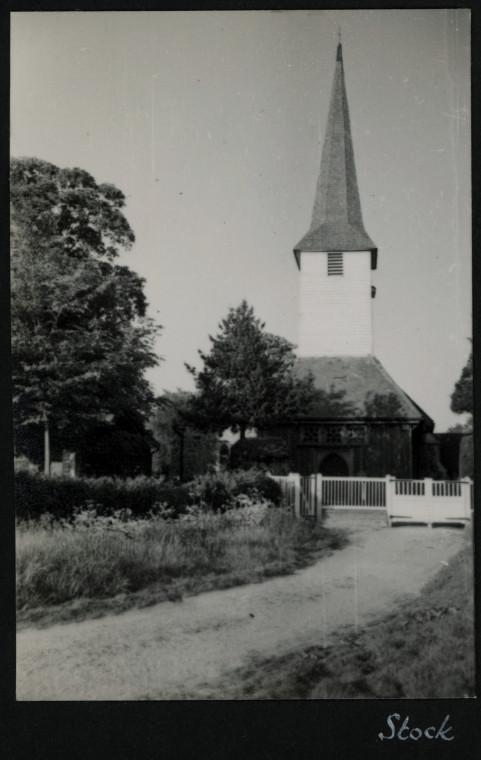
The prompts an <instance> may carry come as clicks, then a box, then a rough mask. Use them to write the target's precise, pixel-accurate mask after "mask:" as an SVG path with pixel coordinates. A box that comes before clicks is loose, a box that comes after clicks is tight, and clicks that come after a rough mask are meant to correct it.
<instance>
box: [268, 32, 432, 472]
mask: <svg viewBox="0 0 481 760" xmlns="http://www.w3.org/2000/svg"><path fill="white" fill-rule="evenodd" d="M294 255H295V257H296V261H297V265H298V267H299V270H300V271H299V279H300V315H299V317H300V320H299V340H298V347H297V355H298V359H297V362H296V366H295V373H296V375H297V376H298V377H306V376H310V377H311V378H312V380H313V386H314V394H313V398H312V399H311V402H310V403H309V404H308V405H307V406H306V408H305V409H303V410H302V411H301V412H300V413H299V414H297V415H296V416H295V418H292V419H290V420H286V421H285V423H283V424H282V425H280V426H279V427H278V429H277V434H278V435H279V436H280V438H281V439H282V440H283V441H284V442H285V444H286V446H287V451H288V453H287V455H286V456H287V460H286V463H285V467H286V468H287V470H288V471H289V470H290V471H291V472H299V473H301V474H303V475H309V474H312V473H316V472H320V473H322V474H323V475H325V476H328V475H331V476H351V477H353V476H354V477H355V476H359V475H363V476H369V477H380V476H381V477H383V476H385V475H387V474H389V475H392V476H396V477H399V478H412V477H424V476H427V475H430V476H433V475H434V476H436V475H437V474H439V473H440V472H441V469H440V465H439V461H438V455H437V453H436V452H437V448H436V447H437V441H436V439H435V437H434V435H433V429H434V422H433V420H431V418H430V417H429V416H428V415H427V414H426V413H425V412H424V411H423V410H422V409H421V408H420V407H419V406H418V405H417V404H416V403H415V402H414V401H413V400H412V399H411V398H410V397H409V396H408V395H407V394H406V393H405V392H404V391H403V390H402V389H401V388H400V387H399V386H398V385H397V384H396V383H395V382H394V380H393V379H392V378H391V377H390V375H389V374H388V373H387V372H386V370H385V369H384V367H383V365H382V364H381V362H380V361H379V360H378V359H377V358H376V357H375V356H374V351H373V325H372V303H373V301H372V298H373V296H374V294H375V289H374V288H373V286H372V281H371V277H372V271H373V270H374V269H376V264H377V248H376V246H375V244H374V243H373V241H372V240H371V238H370V237H369V235H368V234H367V232H366V230H365V229H364V224H363V220H362V213H361V202H360V198H359V189H358V185H357V177H356V166H355V163H354V151H353V146H352V136H351V124H350V120H349V109H348V105H347V97H346V87H345V82H344V67H343V61H342V46H341V43H340V41H339V44H338V46H337V53H336V68H335V73H334V82H333V85H332V94H331V101H330V106H329V113H328V117H327V128H326V132H325V136H324V144H323V148H322V155H321V166H320V172H319V179H318V183H317V188H316V193H315V200H314V208H313V211H312V220H311V225H310V227H309V230H308V232H307V233H306V234H305V235H304V237H303V238H302V239H301V241H300V242H299V243H298V244H297V245H296V247H295V248H294Z"/></svg>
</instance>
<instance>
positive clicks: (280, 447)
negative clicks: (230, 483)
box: [229, 437, 290, 482]
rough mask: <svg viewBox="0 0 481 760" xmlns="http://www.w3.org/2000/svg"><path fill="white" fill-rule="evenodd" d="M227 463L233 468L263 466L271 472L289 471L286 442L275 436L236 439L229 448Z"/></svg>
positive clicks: (244, 468) (245, 468) (246, 468)
mask: <svg viewBox="0 0 481 760" xmlns="http://www.w3.org/2000/svg"><path fill="white" fill-rule="evenodd" d="M229 465H230V467H231V468H232V469H234V470H235V469H242V470H248V469H250V468H251V467H263V468H265V469H268V470H270V471H272V472H273V474H277V473H278V472H280V471H281V470H283V471H284V470H286V471H287V472H289V469H290V467H289V451H288V446H287V442H286V441H284V440H282V439H281V438H275V437H263V438H245V439H244V440H243V441H237V442H236V443H234V445H233V446H232V448H231V450H230V460H229ZM272 482H273V481H272Z"/></svg>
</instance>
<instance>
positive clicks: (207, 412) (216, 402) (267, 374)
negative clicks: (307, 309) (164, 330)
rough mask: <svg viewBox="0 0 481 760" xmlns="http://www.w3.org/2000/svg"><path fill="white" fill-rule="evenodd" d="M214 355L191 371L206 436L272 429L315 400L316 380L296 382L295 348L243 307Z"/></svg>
mask: <svg viewBox="0 0 481 760" xmlns="http://www.w3.org/2000/svg"><path fill="white" fill-rule="evenodd" d="M219 327H220V333H219V334H218V335H217V336H216V337H215V338H213V337H212V336H209V338H210V341H211V343H212V347H211V350H210V352H209V353H208V354H207V353H203V352H202V351H199V354H200V357H201V359H202V361H203V364H204V366H203V369H202V370H200V371H198V370H196V369H195V368H194V367H191V366H189V365H187V369H188V370H189V372H190V373H191V374H192V375H193V376H194V379H195V383H196V388H197V391H198V393H197V395H196V396H195V397H194V398H193V403H192V405H191V419H192V420H193V421H194V422H195V423H196V424H197V425H198V426H199V427H203V428H204V429H206V430H212V431H214V432H218V433H220V432H222V431H223V430H225V429H226V428H232V430H233V431H234V432H237V431H239V432H240V435H241V438H244V437H245V431H246V430H247V429H248V428H250V427H256V428H261V429H267V428H269V427H271V426H272V425H274V424H276V423H280V422H282V421H284V420H285V419H286V418H288V417H291V416H293V415H296V414H297V413H298V412H299V411H300V410H301V409H302V408H305V406H306V405H307V404H308V402H309V401H310V400H311V398H312V392H313V380H312V376H311V375H309V376H308V377H305V378H297V379H296V378H294V374H293V370H294V365H295V361H296V357H295V354H294V351H293V349H294V346H293V345H292V344H291V343H289V342H288V341H287V340H285V339H284V338H281V337H279V336H277V335H273V334H271V333H267V332H265V331H264V327H265V325H264V323H263V322H261V321H260V320H259V319H257V318H256V317H255V316H254V310H253V308H252V307H251V306H249V305H248V304H247V302H246V301H243V302H242V303H241V304H240V306H238V307H237V308H236V309H233V308H232V309H230V310H229V313H228V315H227V317H226V318H225V319H224V320H222V322H221V324H220V325H219Z"/></svg>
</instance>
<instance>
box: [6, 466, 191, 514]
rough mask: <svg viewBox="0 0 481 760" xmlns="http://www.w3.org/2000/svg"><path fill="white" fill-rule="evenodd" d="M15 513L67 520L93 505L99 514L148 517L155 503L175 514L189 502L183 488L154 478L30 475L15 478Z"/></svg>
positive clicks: (25, 473) (182, 510)
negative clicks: (123, 511) (127, 514)
mask: <svg viewBox="0 0 481 760" xmlns="http://www.w3.org/2000/svg"><path fill="white" fill-rule="evenodd" d="M15 494H16V512H17V516H18V517H19V518H20V519H36V518H38V517H40V516H41V515H42V514H45V513H48V514H51V515H54V516H55V517H58V518H70V517H72V515H73V514H74V513H75V511H76V510H79V509H82V508H84V507H86V506H94V507H95V509H96V511H97V513H98V514H100V515H109V514H112V513H114V512H117V511H119V510H129V511H130V512H131V513H132V514H133V515H134V516H135V517H138V516H141V515H145V514H148V513H149V512H150V511H151V510H152V509H153V508H154V507H155V505H156V504H168V506H169V507H172V508H173V510H174V513H175V514H182V513H183V512H185V510H186V508H187V506H188V505H189V504H191V503H192V499H191V497H190V495H189V491H188V489H187V488H186V487H185V486H183V485H178V486H177V485H167V484H165V483H163V482H161V481H159V480H156V479H155V478H148V477H146V476H140V477H138V478H132V479H127V480H121V479H116V478H108V477H104V478H61V477H57V478H51V477H47V476H45V475H40V474H31V473H29V472H18V473H16V475H15Z"/></svg>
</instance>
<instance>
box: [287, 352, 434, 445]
mask: <svg viewBox="0 0 481 760" xmlns="http://www.w3.org/2000/svg"><path fill="white" fill-rule="evenodd" d="M295 373H296V375H297V376H298V377H305V376H306V375H308V374H309V373H312V375H313V377H314V387H315V389H316V397H315V399H314V401H313V403H312V405H311V407H310V408H309V409H306V412H305V414H301V415H299V418H300V419H317V420H341V419H342V420H345V419H351V420H352V419H354V420H355V419H358V420H359V421H361V420H371V421H379V422H381V421H390V422H411V423H415V424H417V423H420V422H422V421H424V422H425V424H426V426H427V427H428V429H431V430H432V429H433V428H434V422H433V420H432V419H431V418H430V417H429V416H428V415H427V414H426V413H425V412H424V411H423V410H422V409H421V408H420V407H419V406H418V405H417V404H415V403H414V401H413V400H412V399H411V398H410V397H409V396H408V395H407V394H406V393H404V391H403V390H401V388H400V387H399V386H398V385H397V384H396V383H395V382H394V380H393V379H392V377H391V376H390V375H389V374H388V373H387V372H386V370H385V369H384V367H383V366H382V364H381V362H380V361H379V360H378V359H376V357H374V356H371V355H369V356H319V357H306V358H300V359H298V360H297V363H296V368H295Z"/></svg>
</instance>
